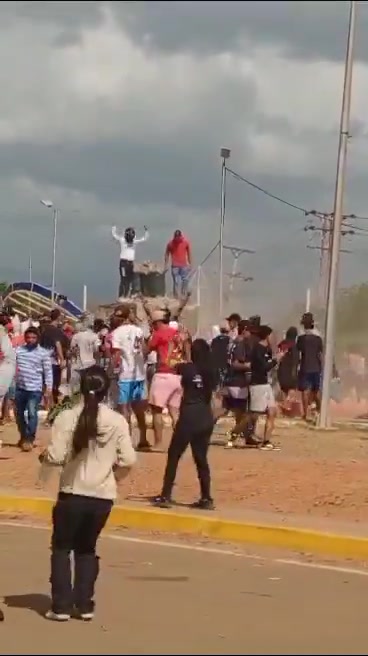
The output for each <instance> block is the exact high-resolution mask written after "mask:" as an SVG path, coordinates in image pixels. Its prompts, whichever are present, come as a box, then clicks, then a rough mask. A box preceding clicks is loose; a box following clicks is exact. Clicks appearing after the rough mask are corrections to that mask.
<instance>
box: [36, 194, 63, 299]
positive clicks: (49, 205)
mask: <svg viewBox="0 0 368 656" xmlns="http://www.w3.org/2000/svg"><path fill="white" fill-rule="evenodd" d="M40 202H41V205H44V206H45V207H47V209H49V210H50V209H52V210H53V217H54V235H53V240H52V274H51V304H52V305H54V303H55V291H56V290H55V278H56V243H57V227H58V218H59V210H58V209H57V207H55V206H54V203H53V202H52V200H41V201H40Z"/></svg>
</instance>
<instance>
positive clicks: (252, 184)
mask: <svg viewBox="0 0 368 656" xmlns="http://www.w3.org/2000/svg"><path fill="white" fill-rule="evenodd" d="M226 171H227V172H228V173H230V174H231V175H232V176H233V177H234V178H235V179H236V180H240V181H241V182H245V184H247V185H249V187H252V188H253V189H256V190H257V191H260V192H261V193H262V194H264V195H265V196H268V197H269V198H273V200H277V201H278V202H279V203H282V204H283V205H287V206H288V207H291V208H292V209H294V210H298V212H302V213H303V214H304V216H308V215H309V214H314V212H315V210H312V211H309V210H306V209H305V207H301V206H300V205H295V204H294V203H290V202H289V201H288V200H285V198H281V196H276V194H273V193H272V192H271V191H268V190H267V189H264V188H263V187H260V185H257V184H256V183H255V182H251V181H250V180H247V178H244V177H243V176H242V175H239V173H236V172H235V171H233V170H232V169H229V168H228V167H226ZM317 214H318V212H317Z"/></svg>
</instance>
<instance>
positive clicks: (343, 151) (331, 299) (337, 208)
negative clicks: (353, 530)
mask: <svg viewBox="0 0 368 656" xmlns="http://www.w3.org/2000/svg"><path fill="white" fill-rule="evenodd" d="M355 15H356V0H352V1H351V2H350V15H349V31H348V43H347V49H346V61H345V75H344V91H343V99H342V108H341V123H340V137H339V149H338V157H337V171H336V187H335V201H334V212H333V223H332V239H331V242H332V243H331V256H330V263H329V276H328V293H327V312H326V329H325V353H324V363H323V381H322V402H321V412H320V418H319V426H320V428H328V427H329V426H330V423H331V419H330V412H329V409H330V397H331V379H332V370H333V361H334V351H335V332H336V331H335V324H336V301H337V286H338V272H339V256H340V242H341V228H342V223H343V218H344V217H343V205H344V191H345V178H346V160H347V145H348V139H349V127H350V108H351V90H352V78H353V60H354V37H355Z"/></svg>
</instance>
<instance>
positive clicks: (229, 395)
mask: <svg viewBox="0 0 368 656" xmlns="http://www.w3.org/2000/svg"><path fill="white" fill-rule="evenodd" d="M223 407H224V408H225V410H243V411H244V412H245V411H246V410H248V407H249V390H248V388H247V387H224V389H223Z"/></svg>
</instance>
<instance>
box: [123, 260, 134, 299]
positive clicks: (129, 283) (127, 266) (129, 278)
mask: <svg viewBox="0 0 368 656" xmlns="http://www.w3.org/2000/svg"><path fill="white" fill-rule="evenodd" d="M119 273H120V285H119V296H124V297H125V298H129V296H131V294H132V289H133V278H134V262H131V261H130V260H120V262H119Z"/></svg>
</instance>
